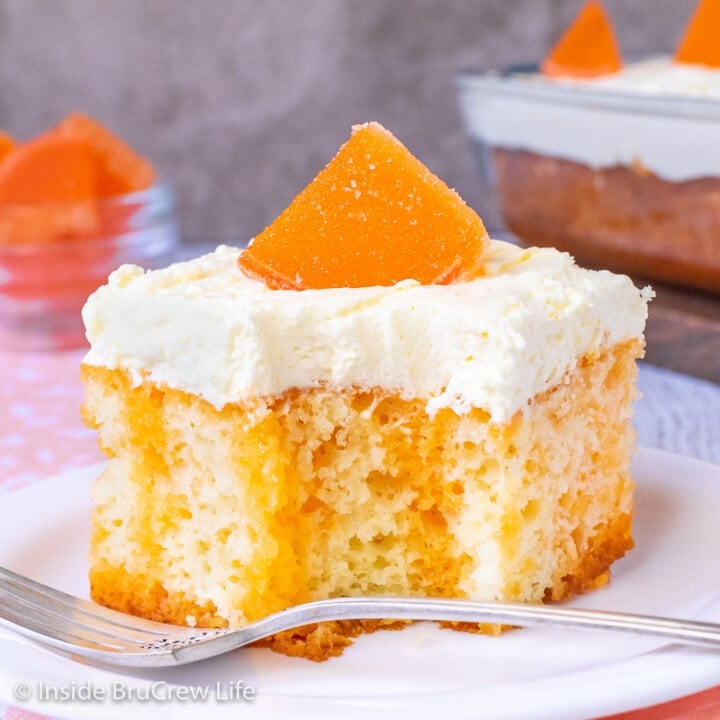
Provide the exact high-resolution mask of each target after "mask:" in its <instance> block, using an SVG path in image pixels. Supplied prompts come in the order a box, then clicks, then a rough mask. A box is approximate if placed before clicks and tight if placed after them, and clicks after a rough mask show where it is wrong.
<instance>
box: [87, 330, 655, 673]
mask: <svg viewBox="0 0 720 720" xmlns="http://www.w3.org/2000/svg"><path fill="white" fill-rule="evenodd" d="M641 350H642V348H641V344H640V343H639V342H638V341H635V340H631V341H628V342H624V343H620V344H616V345H614V346H612V347H609V348H606V349H604V350H602V351H600V352H598V353H597V354H590V355H586V356H585V357H583V358H581V359H579V361H578V362H577V363H576V365H575V369H574V370H573V372H571V373H569V374H566V375H565V377H564V378H563V381H562V382H560V383H557V384H556V385H555V386H554V387H552V388H549V389H547V390H545V391H544V392H542V393H540V394H538V395H536V396H535V397H533V398H532V399H531V402H530V403H529V404H528V405H527V407H526V408H525V411H524V412H523V413H516V414H515V415H514V416H513V417H512V418H511V419H510V420H509V421H508V422H506V423H503V424H498V423H496V422H494V421H492V420H491V418H490V416H489V415H488V413H487V412H484V411H482V410H480V409H477V408H476V409H472V410H470V411H468V412H464V413H461V414H458V413H456V412H454V411H453V410H451V409H449V408H443V409H439V410H438V411H437V412H436V413H434V414H433V415H430V414H428V412H427V405H428V401H427V398H419V399H418V398H416V399H404V398H401V397H399V396H398V395H395V394H393V393H391V392H389V391H388V390H386V389H384V388H373V389H364V390H361V389H352V388H346V389H344V390H337V389H332V388H329V387H326V386H323V387H318V388H311V389H305V390H291V391H288V392H286V393H284V394H282V395H280V396H278V397H276V398H273V399H268V408H267V412H266V413H265V414H263V415H262V416H259V415H258V414H257V413H256V412H253V411H252V409H248V408H247V407H245V406H243V405H238V404H227V405H225V406H224V407H223V408H222V409H217V408H216V407H214V406H213V405H212V404H211V403H209V402H207V401H206V400H204V399H202V398H200V397H198V396H196V395H193V394H190V393H187V392H185V391H183V390H178V389H174V388H171V387H168V386H167V385H163V384H159V383H155V382H152V381H150V380H147V379H146V380H144V381H143V382H140V383H137V382H136V381H135V379H134V378H133V377H132V375H131V374H130V373H129V372H127V371H125V370H122V369H115V370H111V369H107V368H102V367H97V366H92V365H88V364H86V365H84V366H83V370H82V372H83V378H84V382H85V384H86V388H87V400H86V403H85V407H84V413H85V418H86V421H87V422H88V423H89V424H90V425H91V426H93V427H97V428H98V430H99V436H100V442H101V445H102V446H103V449H104V450H105V452H106V453H107V455H108V457H109V458H110V460H109V463H108V466H107V468H106V469H105V471H104V472H103V473H102V475H101V476H100V477H99V478H98V480H97V481H96V484H95V487H94V513H93V519H92V522H93V537H92V545H91V556H90V560H91V572H90V577H91V585H92V595H93V597H94V598H95V599H96V600H97V601H98V602H101V603H103V604H106V605H109V606H110V607H114V608H117V609H120V610H123V611H129V612H133V613H137V614H140V615H144V616H146V617H151V618H154V619H160V620H165V621H170V622H175V623H178V622H179V623H188V624H191V625H201V626H214V625H230V626H242V625H243V624H245V623H247V622H248V621H252V620H254V619H257V618H259V617H262V616H265V615H267V614H269V613H271V612H272V611H275V610H279V609H281V608H283V607H286V606H288V605H291V604H294V603H297V602H301V601H304V600H311V599H318V598H324V597H328V596H337V595H363V594H379V593H390V594H398V595H415V596H418V595H420V596H422V595H427V596H452V597H469V598H477V599H486V600H491V599H497V600H515V601H527V602H539V601H542V600H558V599H562V598H565V597H569V596H571V595H573V594H574V593H576V592H581V591H583V590H585V589H587V588H590V587H594V586H596V585H597V584H601V583H602V582H604V581H605V580H606V579H607V573H608V569H609V567H610V565H611V563H612V562H613V561H614V560H615V559H617V558H618V557H620V556H621V555H622V554H623V553H624V552H625V551H626V550H627V549H628V548H629V547H631V545H632V540H631V533H630V530H631V514H632V481H631V479H630V477H629V457H630V452H631V449H632V446H633V433H632V429H631V427H630V425H629V422H628V420H629V416H630V413H631V404H632V400H633V395H634V379H635V359H636V358H637V357H638V355H639V354H640V353H641ZM357 629H358V627H357V626H347V627H346V628H345V630H343V628H342V626H336V627H334V628H333V629H332V630H328V629H326V630H325V631H324V632H326V633H328V634H329V637H336V638H337V635H338V633H339V634H340V635H342V634H343V633H346V634H349V635H352V634H353V633H354V632H356V631H357ZM483 629H487V628H483ZM321 635H322V632H321ZM316 640H317V637H316ZM288 642H290V641H289V640H288V638H287V637H284V638H282V639H278V647H281V648H284V649H286V650H287V647H288ZM298 642H299V643H300V645H301V646H302V644H303V642H304V641H300V640H298V639H297V637H296V638H295V640H293V641H292V642H290V645H291V646H293V647H295V650H296V651H297V650H298V648H297V647H296V646H297V643H298ZM293 643H295V645H293ZM330 645H332V646H333V647H336V645H334V644H333V642H330ZM336 649H337V648H336ZM313 652H317V648H316V649H315V650H314V651H313ZM316 659H317V658H316Z"/></svg>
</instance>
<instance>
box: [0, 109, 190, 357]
mask: <svg viewBox="0 0 720 720" xmlns="http://www.w3.org/2000/svg"><path fill="white" fill-rule="evenodd" d="M176 240H177V234H176V230H175V225H174V220H173V200H172V196H171V194H170V192H169V190H168V188H166V187H164V186H162V185H158V184H157V183H156V174H155V170H154V168H153V166H152V164H151V163H150V162H149V161H148V160H146V159H145V158H143V157H141V156H140V155H138V154H137V153H136V152H135V151H134V150H133V149H132V148H130V147H129V146H128V145H127V144H126V143H124V142H123V141H122V140H120V138H118V137H117V136H115V135H114V134H113V133H111V132H110V131H109V130H108V129H107V128H105V127H104V126H103V125H101V124H100V123H98V122H97V121H95V120H93V119H91V118H89V117H87V116H85V115H82V114H80V113H73V114H70V115H68V116H67V117H66V118H65V119H64V120H62V121H61V122H60V123H59V124H58V125H56V126H55V127H53V128H51V129H50V130H48V131H47V132H45V133H42V134H41V135H38V136H37V137H34V138H32V139H29V140H27V141H25V142H16V141H14V140H13V139H12V138H11V137H10V136H9V135H7V134H4V133H3V134H0V342H1V343H2V345H3V346H5V347H16V348H20V349H43V348H64V347H75V346H78V345H81V344H83V342H84V333H83V328H82V322H81V319H80V309H81V308H82V305H83V304H84V301H85V299H86V298H87V296H88V295H89V294H90V293H91V292H93V291H94V290H95V289H96V288H97V287H98V286H99V285H101V284H102V283H104V282H105V280H106V278H107V275H108V274H109V273H110V272H111V271H112V270H113V269H115V267H117V266H118V265H119V264H121V263H123V262H139V263H141V264H143V265H146V266H152V265H153V259H154V258H156V257H160V256H161V255H163V254H164V253H166V252H167V251H168V250H169V249H170V248H172V247H173V246H174V244H175V242H176Z"/></svg>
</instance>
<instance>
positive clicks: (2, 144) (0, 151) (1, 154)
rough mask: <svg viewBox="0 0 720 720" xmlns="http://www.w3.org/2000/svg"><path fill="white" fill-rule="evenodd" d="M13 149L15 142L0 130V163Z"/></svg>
mask: <svg viewBox="0 0 720 720" xmlns="http://www.w3.org/2000/svg"><path fill="white" fill-rule="evenodd" d="M14 147H15V141H14V140H13V139H12V138H11V137H10V135H8V134H7V133H4V132H2V131H1V130H0V162H2V161H3V160H4V159H5V158H6V157H7V156H8V155H9V154H10V153H11V152H12V149H13V148H14Z"/></svg>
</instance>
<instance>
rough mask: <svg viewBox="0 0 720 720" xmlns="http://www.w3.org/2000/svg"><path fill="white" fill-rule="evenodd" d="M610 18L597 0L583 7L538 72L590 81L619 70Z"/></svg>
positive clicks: (591, 0)
mask: <svg viewBox="0 0 720 720" xmlns="http://www.w3.org/2000/svg"><path fill="white" fill-rule="evenodd" d="M622 65H623V63H622V57H621V56H620V49H619V47H618V42H617V39H616V37H615V32H614V31H613V27H612V23H611V22H610V18H609V17H608V16H607V14H606V13H605V10H604V9H603V6H602V5H601V3H600V2H599V0H590V1H589V2H587V3H585V5H584V6H583V8H582V10H581V11H580V13H579V15H578V16H577V17H576V18H575V20H574V21H573V22H572V24H571V25H570V27H568V29H567V30H566V31H565V33H564V34H563V35H562V37H561V38H560V40H558V42H557V43H556V45H555V47H553V49H552V50H551V51H550V53H549V54H548V56H547V57H546V58H545V59H544V60H543V61H542V63H541V65H540V69H541V71H542V72H543V74H544V75H549V76H550V77H573V78H593V77H598V76H600V75H607V74H608V73H613V72H617V71H618V70H620V69H622Z"/></svg>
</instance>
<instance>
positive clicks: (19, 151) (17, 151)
mask: <svg viewBox="0 0 720 720" xmlns="http://www.w3.org/2000/svg"><path fill="white" fill-rule="evenodd" d="M95 180H96V164H95V156H94V153H93V149H92V148H91V147H90V146H89V145H88V144H87V143H85V142H82V141H78V140H73V139H69V138H66V137H64V136H63V135H62V134H61V133H58V132H57V131H51V132H48V133H45V134H44V135H40V136H38V137H36V138H34V139H33V140H29V141H28V142H25V143H22V144H20V145H17V146H16V147H15V148H14V149H13V150H12V152H10V153H9V154H8V155H7V157H6V158H5V160H4V161H3V163H2V165H0V204H4V205H32V204H40V203H66V202H75V201H78V200H90V199H92V198H94V197H95Z"/></svg>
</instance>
